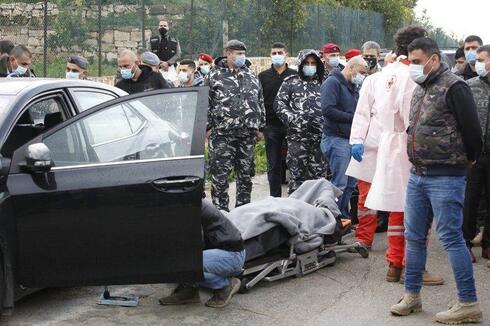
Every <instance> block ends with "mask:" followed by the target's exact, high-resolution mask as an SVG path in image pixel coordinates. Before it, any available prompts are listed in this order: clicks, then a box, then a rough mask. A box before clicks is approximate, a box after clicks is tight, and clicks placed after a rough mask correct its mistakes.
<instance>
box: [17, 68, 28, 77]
mask: <svg viewBox="0 0 490 326" xmlns="http://www.w3.org/2000/svg"><path fill="white" fill-rule="evenodd" d="M15 72H16V73H17V74H18V75H19V76H22V75H24V74H25V73H26V72H27V68H26V67H24V66H21V65H18V66H17V68H16V69H15Z"/></svg>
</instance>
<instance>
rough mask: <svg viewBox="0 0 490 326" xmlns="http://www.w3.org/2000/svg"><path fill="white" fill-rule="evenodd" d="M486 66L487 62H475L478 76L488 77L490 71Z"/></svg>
mask: <svg viewBox="0 0 490 326" xmlns="http://www.w3.org/2000/svg"><path fill="white" fill-rule="evenodd" d="M485 66H486V62H479V61H477V62H476V63H475V70H476V73H477V74H478V76H480V77H486V76H487V75H488V73H489V71H488V70H486V69H485Z"/></svg>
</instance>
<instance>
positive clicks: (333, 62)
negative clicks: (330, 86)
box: [328, 57, 339, 68]
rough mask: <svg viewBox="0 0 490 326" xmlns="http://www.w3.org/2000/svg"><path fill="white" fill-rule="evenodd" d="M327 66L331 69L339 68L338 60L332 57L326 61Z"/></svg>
mask: <svg viewBox="0 0 490 326" xmlns="http://www.w3.org/2000/svg"><path fill="white" fill-rule="evenodd" d="M328 64H329V65H330V66H332V67H335V68H336V67H338V66H339V58H338V57H333V58H329V59H328Z"/></svg>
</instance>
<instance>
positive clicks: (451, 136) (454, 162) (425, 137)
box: [407, 66, 468, 174]
mask: <svg viewBox="0 0 490 326" xmlns="http://www.w3.org/2000/svg"><path fill="white" fill-rule="evenodd" d="M458 82H461V83H463V82H464V81H463V80H462V79H461V78H459V77H457V76H456V75H454V74H453V73H451V71H450V70H449V68H448V67H447V66H442V68H441V69H439V70H438V71H437V72H435V73H434V74H432V75H430V76H429V77H428V79H427V81H426V82H425V83H424V85H423V86H420V85H418V86H417V88H415V91H414V94H413V97H412V102H411V107H410V125H409V128H408V144H407V151H408V157H409V159H410V162H412V164H413V165H414V169H415V171H416V173H417V174H427V167H428V166H455V167H456V166H462V167H464V166H465V165H466V164H467V161H468V160H467V156H466V149H465V145H464V142H463V137H462V134H461V131H460V130H459V128H458V122H457V120H456V117H455V115H454V112H452V111H451V109H450V108H449V107H448V105H447V103H446V97H447V96H446V95H447V92H448V90H449V88H450V87H451V86H453V85H454V84H456V83H458Z"/></svg>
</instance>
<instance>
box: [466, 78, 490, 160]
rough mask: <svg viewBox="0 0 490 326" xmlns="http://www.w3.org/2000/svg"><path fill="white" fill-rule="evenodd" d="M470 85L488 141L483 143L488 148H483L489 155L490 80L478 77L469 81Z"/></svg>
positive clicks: (483, 131)
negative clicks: (489, 107)
mask: <svg viewBox="0 0 490 326" xmlns="http://www.w3.org/2000/svg"><path fill="white" fill-rule="evenodd" d="M468 85H469V86H470V88H471V91H472V92H473V97H474V98H475V103H476V109H477V112H478V118H479V120H480V124H481V128H482V134H483V135H486V139H483V143H484V144H485V145H486V146H487V147H486V148H483V152H484V153H486V154H489V153H490V132H488V128H489V127H490V121H489V118H490V116H489V112H488V102H489V101H490V81H488V79H484V78H481V77H476V78H472V79H470V80H468Z"/></svg>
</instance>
